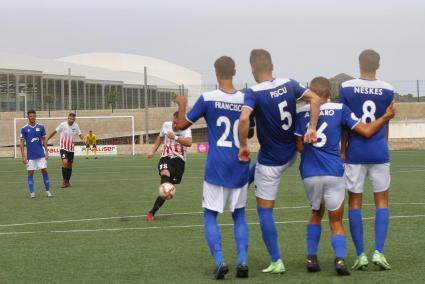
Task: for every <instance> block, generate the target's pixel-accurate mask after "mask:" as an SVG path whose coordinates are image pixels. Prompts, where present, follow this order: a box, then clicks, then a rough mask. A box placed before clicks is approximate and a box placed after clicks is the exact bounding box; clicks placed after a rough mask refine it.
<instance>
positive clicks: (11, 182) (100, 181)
mask: <svg viewBox="0 0 425 284" xmlns="http://www.w3.org/2000/svg"><path fill="white" fill-rule="evenodd" d="M199 172H200V173H202V175H199V176H197V177H191V176H186V177H184V178H183V179H184V180H199V179H203V173H204V172H203V171H202V172H201V171H199ZM415 172H425V169H416V170H405V171H392V172H391V174H398V173H415ZM108 173H117V174H118V173H119V172H108ZM81 174H82V175H84V174H87V173H81ZM78 175H79V174H78ZM90 175H93V173H90ZM282 177H283V178H285V177H300V175H299V174H296V175H294V174H283V175H282ZM141 179H143V180H148V181H155V180H158V177H141V178H112V179H101V180H100V179H99V180H94V179H78V183H80V182H82V183H85V182H91V183H105V182H114V181H118V182H121V181H140V180H141ZM50 180H51V181H62V179H61V178H50ZM24 183H25V181H24V180H23V179H22V181H2V184H24Z"/></svg>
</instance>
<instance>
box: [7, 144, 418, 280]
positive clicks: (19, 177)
mask: <svg viewBox="0 0 425 284" xmlns="http://www.w3.org/2000/svg"><path fill="white" fill-rule="evenodd" d="M157 161H158V157H156V158H155V159H153V160H147V159H146V158H145V157H142V156H136V157H113V158H112V157H100V159H98V160H94V159H90V160H85V159H84V158H83V157H77V158H76V161H75V167H74V172H73V177H72V184H73V187H72V188H71V189H66V190H63V189H60V188H59V185H60V182H61V173H60V160H59V159H55V158H51V159H50V160H49V172H50V178H51V185H52V193H53V194H54V198H53V199H47V198H46V197H44V194H43V193H44V192H43V185H42V179H41V174H40V173H39V172H38V173H37V174H36V178H35V182H36V185H35V188H36V193H37V198H36V199H33V200H32V199H30V198H29V195H28V192H27V187H26V171H25V167H24V165H22V164H21V162H20V160H19V159H16V160H15V159H0V283H201V282H207V281H210V280H209V279H210V276H211V272H212V269H213V265H214V262H213V259H212V257H211V256H210V254H209V251H208V248H207V245H206V241H205V240H204V231H203V226H202V224H203V221H202V213H201V212H202V208H201V192H202V191H201V188H202V180H203V171H204V161H205V156H204V155H191V156H189V157H188V162H187V167H186V173H185V176H184V177H183V182H182V184H181V185H178V186H177V191H176V196H175V198H174V199H173V200H171V201H167V202H166V203H165V205H164V207H163V208H162V209H161V210H160V212H159V214H158V215H157V218H156V220H155V222H153V223H148V222H146V221H145V214H146V212H147V211H148V210H149V209H150V208H151V206H152V203H153V201H154V199H155V197H156V194H157V188H158V185H159V177H158V174H157V170H156V167H157ZM391 171H392V188H391V193H390V203H391V205H390V214H391V216H392V219H391V220H390V230H389V236H388V240H387V243H386V256H387V259H388V260H389V262H390V264H391V265H392V266H393V270H391V271H379V270H378V269H377V268H375V267H374V265H371V266H369V270H368V271H354V272H353V273H352V275H351V276H349V277H347V278H340V277H337V276H336V274H335V271H334V269H333V251H332V249H331V245H330V236H329V228H328V223H327V222H325V223H324V224H323V231H322V240H321V243H320V247H319V259H320V262H321V266H322V271H321V272H320V273H317V274H308V273H307V272H306V271H305V268H304V262H305V255H306V248H305V247H306V245H305V226H306V220H307V218H308V216H309V214H310V209H309V207H308V203H307V201H306V197H305V194H304V190H303V188H302V184H301V180H300V177H299V174H298V169H297V165H296V166H293V167H292V168H291V169H289V170H288V171H287V172H286V173H285V174H284V176H283V178H282V182H281V190H280V192H279V196H278V199H277V204H276V207H277V209H276V210H275V219H276V221H278V222H280V223H279V224H278V232H279V242H280V246H281V252H282V257H283V260H284V262H285V265H286V267H287V273H286V274H284V275H263V274H262V273H261V269H262V268H264V267H265V266H267V265H268V264H269V257H268V254H267V252H266V249H265V247H264V244H263V242H262V239H261V234H260V228H259V226H258V217H257V213H256V210H255V208H256V206H255V199H254V193H253V189H252V187H251V188H250V190H249V200H248V205H247V208H248V211H247V220H248V222H249V223H250V225H249V232H250V246H249V268H250V278H249V279H246V280H240V279H236V278H235V277H234V273H235V261H236V256H235V245H234V241H233V228H232V226H231V224H232V221H231V216H230V214H229V212H225V213H224V214H222V215H221V216H220V217H219V223H220V224H222V226H221V232H222V238H223V249H224V253H225V258H226V261H227V263H228V264H229V266H230V273H229V274H228V276H227V277H226V283H228V282H229V283H230V282H243V283H340V282H341V283H342V282H344V283H378V282H382V283H383V282H385V283H401V282H403V283H421V282H422V283H423V281H424V279H425V262H424V252H425V237H424V235H425V151H398V152H392V167H391ZM364 205H365V206H364V210H363V216H364V217H366V220H365V221H364V224H365V242H366V249H367V254H368V255H369V256H371V255H372V252H373V248H374V241H373V219H370V217H373V216H374V206H373V196H372V193H371V191H370V185H369V184H368V185H367V190H366V194H365V196H364ZM345 216H347V214H345ZM347 225H348V223H347V222H345V227H346V229H347V236H348V239H347V240H348V263H349V264H350V265H351V264H352V263H353V261H354V257H355V252H354V247H353V244H352V242H351V238H350V235H349V232H348V226H347Z"/></svg>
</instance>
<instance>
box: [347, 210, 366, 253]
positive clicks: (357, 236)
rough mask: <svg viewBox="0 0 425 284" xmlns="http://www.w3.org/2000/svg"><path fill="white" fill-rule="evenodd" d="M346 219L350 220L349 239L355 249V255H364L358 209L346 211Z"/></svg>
mask: <svg viewBox="0 0 425 284" xmlns="http://www.w3.org/2000/svg"><path fill="white" fill-rule="evenodd" d="M348 219H349V220H350V232H351V238H352V239H353V242H354V246H355V247H356V252H357V255H360V254H362V253H364V240H363V220H362V211H361V210H360V209H350V210H349V211H348Z"/></svg>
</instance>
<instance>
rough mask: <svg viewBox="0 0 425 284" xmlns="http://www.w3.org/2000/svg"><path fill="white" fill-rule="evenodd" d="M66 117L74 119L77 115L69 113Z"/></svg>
mask: <svg viewBox="0 0 425 284" xmlns="http://www.w3.org/2000/svg"><path fill="white" fill-rule="evenodd" d="M68 116H71V117H76V116H77V115H76V114H75V113H73V112H71V113H69V114H68Z"/></svg>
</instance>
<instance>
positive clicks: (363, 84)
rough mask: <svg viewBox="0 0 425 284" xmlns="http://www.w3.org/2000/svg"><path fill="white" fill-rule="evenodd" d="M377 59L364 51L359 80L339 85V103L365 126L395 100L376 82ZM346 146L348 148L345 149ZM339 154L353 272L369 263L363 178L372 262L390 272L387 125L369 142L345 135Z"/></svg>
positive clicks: (390, 91)
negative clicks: (367, 187) (369, 197)
mask: <svg viewBox="0 0 425 284" xmlns="http://www.w3.org/2000/svg"><path fill="white" fill-rule="evenodd" d="M379 61H380V56H379V54H378V53H377V52H376V51H374V50H364V51H363V52H362V53H361V54H360V56H359V65H360V78H359V79H353V80H349V81H346V82H344V83H342V85H341V88H340V102H341V103H344V104H345V105H347V106H348V107H349V108H350V109H351V110H352V111H353V112H354V113H355V114H356V116H358V117H359V118H361V120H362V121H363V122H364V123H370V122H372V121H375V120H376V119H377V118H379V117H381V116H382V115H383V114H384V113H385V110H386V108H387V107H388V106H389V105H390V104H391V102H392V101H393V99H394V91H393V87H392V86H391V85H390V84H388V83H386V82H383V81H380V80H377V79H376V71H377V70H378V68H379ZM347 143H348V145H347ZM341 153H342V157H343V159H345V162H346V166H345V183H346V188H347V190H348V197H349V213H348V217H349V221H350V232H351V237H352V239H353V242H354V245H355V247H356V251H357V255H358V258H357V259H356V261H355V263H354V266H353V269H361V270H363V269H365V268H366V267H367V266H368V263H369V261H368V259H367V256H366V254H365V250H364V240H363V222H362V213H361V207H362V195H363V189H364V182H365V179H366V177H368V179H369V180H370V181H371V182H372V187H373V192H374V198H375V206H376V211H375V252H374V254H373V257H372V262H373V263H374V264H375V265H378V266H379V267H380V268H381V269H384V270H387V269H391V266H390V264H389V263H388V261H387V260H386V258H385V256H384V243H385V240H386V238H387V232H388V224H389V210H388V192H389V188H390V181H391V177H390V157H389V150H388V124H385V125H384V126H382V128H381V129H380V130H379V131H378V132H377V133H376V134H375V135H374V136H372V137H371V138H370V139H366V138H363V137H361V136H360V135H358V134H357V133H355V132H345V134H344V136H343V139H342V147H341Z"/></svg>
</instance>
